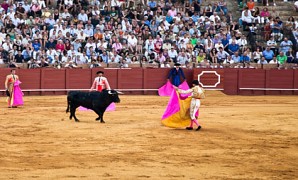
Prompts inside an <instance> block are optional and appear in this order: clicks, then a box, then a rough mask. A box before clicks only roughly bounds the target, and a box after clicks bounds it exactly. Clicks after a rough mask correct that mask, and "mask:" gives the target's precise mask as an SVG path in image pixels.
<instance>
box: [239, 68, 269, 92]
mask: <svg viewBox="0 0 298 180" xmlns="http://www.w3.org/2000/svg"><path fill="white" fill-rule="evenodd" d="M265 85H266V76H265V70H263V69H242V70H239V74H238V87H239V88H265ZM238 94H240V95H252V94H253V95H264V94H265V91H260V90H257V91H256V90H241V89H239V93H238Z"/></svg>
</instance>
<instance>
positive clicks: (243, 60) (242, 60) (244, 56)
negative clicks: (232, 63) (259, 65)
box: [240, 51, 250, 63]
mask: <svg viewBox="0 0 298 180" xmlns="http://www.w3.org/2000/svg"><path fill="white" fill-rule="evenodd" d="M249 62H250V58H249V56H248V55H247V52H246V51H245V52H243V54H242V55H241V57H240V63H249Z"/></svg>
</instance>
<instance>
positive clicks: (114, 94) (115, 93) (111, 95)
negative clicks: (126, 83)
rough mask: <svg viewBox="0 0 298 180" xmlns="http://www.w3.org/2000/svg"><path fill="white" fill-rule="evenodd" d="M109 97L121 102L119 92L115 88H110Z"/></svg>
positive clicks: (113, 100)
mask: <svg viewBox="0 0 298 180" xmlns="http://www.w3.org/2000/svg"><path fill="white" fill-rule="evenodd" d="M108 94H109V97H110V98H111V100H112V102H115V103H119V102H120V99H119V97H118V92H117V91H115V90H108Z"/></svg>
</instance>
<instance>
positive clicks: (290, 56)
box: [286, 48, 297, 63]
mask: <svg viewBox="0 0 298 180" xmlns="http://www.w3.org/2000/svg"><path fill="white" fill-rule="evenodd" d="M286 56H287V63H297V61H296V60H295V57H294V52H293V49H292V48H290V49H289V50H288V51H287V53H286Z"/></svg>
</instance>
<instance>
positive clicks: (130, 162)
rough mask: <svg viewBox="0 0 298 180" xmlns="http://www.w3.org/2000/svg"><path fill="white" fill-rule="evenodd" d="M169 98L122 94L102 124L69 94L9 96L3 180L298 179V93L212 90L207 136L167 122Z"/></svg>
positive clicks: (0, 157) (1, 128)
mask: <svg viewBox="0 0 298 180" xmlns="http://www.w3.org/2000/svg"><path fill="white" fill-rule="evenodd" d="M168 99H169V98H168V97H159V96H128V95H122V96H121V103H120V104H117V105H116V106H117V110H116V111H115V112H107V113H106V114H105V120H106V124H101V123H99V122H96V121H95V118H96V114H95V113H94V112H92V111H90V112H89V111H85V112H82V111H79V112H78V113H77V116H78V118H79V119H80V121H81V122H79V123H75V122H74V121H70V120H69V119H68V117H69V114H66V113H65V109H66V96H27V97H24V100H25V106H24V107H20V108H17V109H9V108H7V107H6V104H5V98H4V97H1V98H0V100H1V102H2V103H1V105H0V108H1V111H0V112H1V113H0V122H1V124H0V132H1V136H0V140H1V146H0V147H1V148H0V179H179V180H180V179H270V180H271V179H297V177H298V170H297V168H298V130H297V127H298V118H297V117H298V116H297V115H298V110H297V108H298V96H227V95H224V94H222V93H221V92H214V91H208V92H207V98H206V99H204V100H203V102H202V107H201V116H200V119H199V121H200V122H201V124H202V127H203V128H202V129H201V131H199V132H196V131H187V130H184V129H171V128H167V127H164V126H162V125H161V120H160V118H161V116H162V114H163V112H164V110H165V107H166V105H167V102H168Z"/></svg>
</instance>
